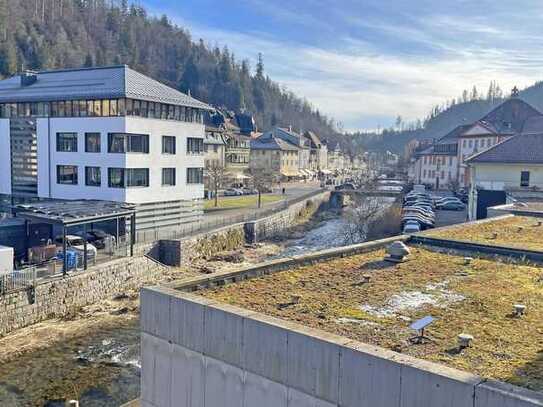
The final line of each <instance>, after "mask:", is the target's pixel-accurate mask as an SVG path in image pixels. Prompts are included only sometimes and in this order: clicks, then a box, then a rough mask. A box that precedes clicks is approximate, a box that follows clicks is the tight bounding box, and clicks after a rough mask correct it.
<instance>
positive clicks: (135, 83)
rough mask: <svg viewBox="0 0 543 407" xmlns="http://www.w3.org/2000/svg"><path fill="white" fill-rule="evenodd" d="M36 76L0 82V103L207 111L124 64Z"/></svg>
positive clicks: (51, 72) (16, 77) (41, 73)
mask: <svg viewBox="0 0 543 407" xmlns="http://www.w3.org/2000/svg"><path fill="white" fill-rule="evenodd" d="M36 77H37V80H36V81H35V82H34V83H32V84H31V85H28V86H22V85H21V76H19V75H17V76H13V77H11V78H9V79H5V80H2V81H0V103H5V102H40V101H54V100H76V99H108V98H110V99H114V98H124V97H126V98H133V99H140V100H147V101H149V102H160V103H168V104H172V105H180V106H187V107H195V108H200V109H206V110H210V109H211V108H210V107H209V106H208V105H206V104H205V103H202V102H200V101H198V100H196V99H194V98H192V97H190V96H188V95H186V94H184V93H182V92H179V91H178V90H176V89H173V88H171V87H169V86H166V85H164V84H163V83H160V82H158V81H156V80H154V79H152V78H149V77H148V76H145V75H143V74H141V73H139V72H136V71H134V70H133V69H130V68H129V67H128V66H126V65H118V66H109V67H100V68H79V69H64V70H57V71H42V72H37V73H36Z"/></svg>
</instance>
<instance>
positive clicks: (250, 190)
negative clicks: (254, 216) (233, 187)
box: [241, 187, 258, 195]
mask: <svg viewBox="0 0 543 407" xmlns="http://www.w3.org/2000/svg"><path fill="white" fill-rule="evenodd" d="M241 191H242V192H243V195H254V194H258V191H257V190H256V189H254V188H246V187H244V188H241Z"/></svg>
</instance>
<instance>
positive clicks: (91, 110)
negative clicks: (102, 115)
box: [87, 100, 94, 116]
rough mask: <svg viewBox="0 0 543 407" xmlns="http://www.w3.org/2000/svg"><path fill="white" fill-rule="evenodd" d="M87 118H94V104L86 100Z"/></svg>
mask: <svg viewBox="0 0 543 407" xmlns="http://www.w3.org/2000/svg"><path fill="white" fill-rule="evenodd" d="M87 116H94V102H93V101H92V100H87Z"/></svg>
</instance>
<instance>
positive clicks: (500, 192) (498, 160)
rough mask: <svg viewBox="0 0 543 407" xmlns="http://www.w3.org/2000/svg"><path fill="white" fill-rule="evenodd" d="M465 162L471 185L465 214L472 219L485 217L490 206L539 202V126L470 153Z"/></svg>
mask: <svg viewBox="0 0 543 407" xmlns="http://www.w3.org/2000/svg"><path fill="white" fill-rule="evenodd" d="M541 124H542V125H543V121H541ZM467 165H468V166H469V175H470V185H471V188H470V191H469V192H470V193H469V205H468V215H469V218H470V219H472V220H475V219H481V218H485V217H486V210H487V208H488V207H491V206H496V205H500V204H505V203H511V202H515V201H521V202H528V201H539V202H543V126H542V127H541V130H540V132H538V133H523V134H520V135H517V136H513V137H510V138H508V139H506V140H504V141H502V142H501V143H499V144H497V145H495V146H494V147H491V148H490V149H488V150H486V151H483V152H481V153H479V154H476V155H474V156H472V157H471V158H469V159H468V160H467Z"/></svg>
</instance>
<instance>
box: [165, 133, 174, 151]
mask: <svg viewBox="0 0 543 407" xmlns="http://www.w3.org/2000/svg"><path fill="white" fill-rule="evenodd" d="M162 154H175V136H162Z"/></svg>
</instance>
